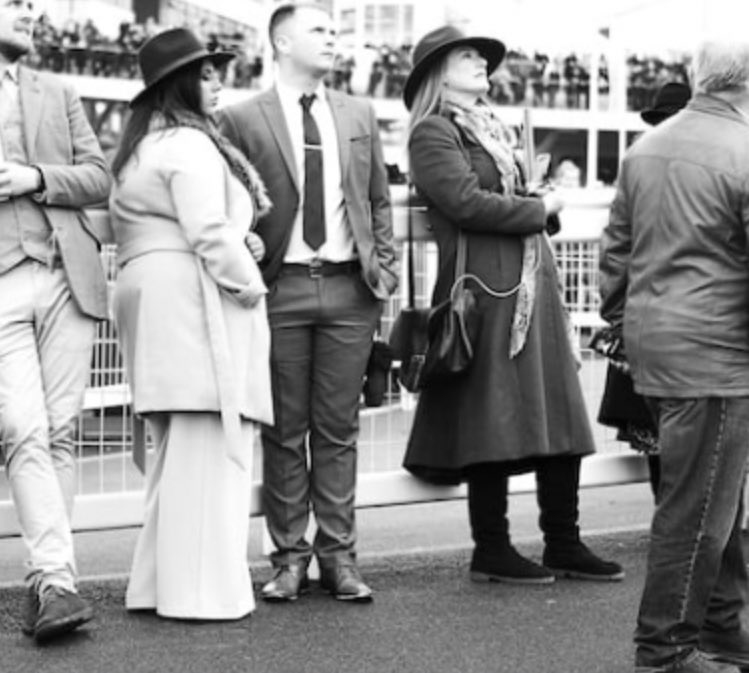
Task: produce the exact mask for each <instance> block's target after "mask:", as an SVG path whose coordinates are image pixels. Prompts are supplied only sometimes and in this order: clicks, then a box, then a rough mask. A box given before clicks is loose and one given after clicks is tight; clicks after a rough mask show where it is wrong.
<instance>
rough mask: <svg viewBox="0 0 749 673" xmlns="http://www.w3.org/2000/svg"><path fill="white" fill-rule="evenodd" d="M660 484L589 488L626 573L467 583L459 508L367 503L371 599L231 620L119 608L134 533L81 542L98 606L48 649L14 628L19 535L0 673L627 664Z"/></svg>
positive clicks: (590, 668) (0, 635)
mask: <svg viewBox="0 0 749 673" xmlns="http://www.w3.org/2000/svg"><path fill="white" fill-rule="evenodd" d="M650 500H651V499H650V494H649V493H648V490H647V487H646V486H645V485H644V484H634V485H628V486H619V487H609V488H605V489H602V488H598V489H588V490H585V491H583V492H582V521H583V525H584V528H585V529H586V531H587V533H588V541H589V542H590V543H591V545H592V546H593V547H594V548H595V549H596V550H597V551H599V552H600V553H602V555H605V556H608V557H611V558H616V559H618V560H619V561H620V562H622V563H623V565H624V566H625V569H626V571H627V578H626V579H625V581H624V582H621V583H612V584H599V583H585V582H573V581H559V582H557V583H555V584H553V585H549V586H545V587H517V586H511V585H500V584H497V585H477V584H473V583H471V582H470V581H469V580H468V576H467V562H468V558H469V553H470V552H469V549H470V540H469V536H468V530H467V524H466V521H465V519H466V516H465V503H464V502H448V503H433V504H429V505H409V506H405V507H399V508H387V509H381V510H363V511H361V512H360V516H359V528H360V538H361V544H360V549H361V565H362V570H363V572H364V574H365V575H366V577H367V579H368V580H369V581H370V582H371V583H372V585H373V586H374V588H375V590H376V595H375V601H374V603H373V604H372V605H365V606H361V605H348V604H341V603H338V602H336V601H334V600H332V599H331V598H330V597H329V596H327V595H325V594H323V593H322V592H320V591H319V590H315V591H313V593H312V594H311V595H310V596H306V597H303V598H301V599H300V600H299V601H297V602H296V603H295V604H290V605H267V604H264V603H260V604H259V605H258V609H257V610H256V612H255V613H254V614H253V616H252V617H250V618H246V619H243V620H240V621H237V622H229V623H205V622H203V623H195V622H179V621H169V620H161V619H159V618H157V617H155V616H154V615H153V614H137V615H134V614H129V613H127V612H126V611H125V610H124V608H123V595H124V589H125V576H124V574H122V573H124V572H125V571H126V569H127V565H128V563H129V558H130V554H131V553H132V545H133V542H134V540H135V536H136V531H135V530H124V531H107V532H102V533H85V534H79V535H77V536H76V542H77V548H78V555H79V562H80V567H81V571H82V574H83V575H84V579H83V581H82V585H81V586H82V592H83V593H84V595H86V596H88V597H89V598H91V599H92V600H93V601H94V602H95V603H96V606H97V619H96V620H95V621H94V622H93V623H92V624H91V626H90V628H88V629H86V630H82V631H81V632H80V633H79V634H76V635H74V636H72V637H70V638H67V639H65V640H63V641H61V642H59V643H55V644H52V645H49V646H47V647H44V648H38V647H35V646H34V645H33V644H32V643H31V642H30V641H29V640H28V639H26V638H24V637H23V636H22V635H21V634H20V633H19V631H18V619H19V615H20V610H21V605H22V600H23V589H22V588H21V587H20V586H19V585H18V584H17V582H16V579H17V577H18V574H19V565H18V564H19V563H20V562H21V560H22V558H23V550H22V546H21V543H20V540H18V539H17V538H12V539H6V540H0V560H1V561H0V583H2V584H0V587H1V588H0V652H2V656H0V672H2V673H5V672H7V673H11V672H12V673H26V672H28V673H32V672H33V673H66V672H67V671H70V672H73V671H75V672H76V673H78V672H81V671H82V672H86V673H119V672H120V671H122V672H123V673H124V672H126V671H127V672H128V673H171V672H172V671H174V672H175V673H177V672H179V673H203V672H205V673H213V672H214V671H216V672H221V673H232V672H234V671H236V672H237V673H239V672H240V671H241V672H243V673H338V672H340V673H410V672H413V673H630V672H631V671H632V665H631V662H632V646H631V634H632V627H633V624H634V618H635V614H636V608H637V602H638V599H639V592H640V590H641V587H642V581H643V572H644V560H645V552H646V547H647V531H646V526H647V521H648V519H649V516H650V512H651V502H650ZM510 511H511V521H512V528H513V531H514V538H515V541H516V543H517V545H518V547H519V548H520V549H521V550H522V551H523V552H524V553H527V554H529V555H530V556H533V557H538V556H540V553H541V549H542V547H541V543H540V539H539V537H538V533H537V530H536V526H535V520H536V518H537V509H536V507H535V503H534V501H533V496H532V495H519V496H513V498H512V500H511V506H510ZM252 528H253V531H254V533H256V534H253V538H255V539H254V540H253V543H252V544H251V547H250V550H249V556H250V559H251V567H252V569H253V575H254V579H255V581H256V583H259V582H262V581H263V580H265V579H267V577H268V576H269V574H270V569H269V567H268V565H267V562H266V561H265V560H264V559H263V558H262V554H261V549H260V544H259V541H258V539H257V538H259V530H260V527H259V521H257V520H253V523H252Z"/></svg>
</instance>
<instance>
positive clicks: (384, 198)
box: [369, 105, 398, 294]
mask: <svg viewBox="0 0 749 673" xmlns="http://www.w3.org/2000/svg"><path fill="white" fill-rule="evenodd" d="M369 123H370V138H371V143H372V171H371V175H370V180H369V201H370V204H371V207H372V235H373V237H374V246H375V251H376V253H377V260H378V262H379V265H380V282H381V283H382V284H383V286H384V288H385V290H386V292H387V294H392V293H393V292H394V291H395V289H396V287H398V262H397V261H396V256H395V246H394V244H393V213H392V208H391V205H390V188H389V186H388V177H387V169H386V167H385V157H384V155H383V151H382V141H381V140H380V131H379V127H378V125H377V117H376V116H375V112H374V108H373V107H372V106H371V105H370V106H369Z"/></svg>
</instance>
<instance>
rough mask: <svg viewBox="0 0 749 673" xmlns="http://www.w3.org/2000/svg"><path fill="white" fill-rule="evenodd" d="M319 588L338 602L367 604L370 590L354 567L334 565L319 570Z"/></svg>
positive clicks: (370, 596)
mask: <svg viewBox="0 0 749 673" xmlns="http://www.w3.org/2000/svg"><path fill="white" fill-rule="evenodd" d="M320 586H321V587H322V588H323V589H325V590H326V591H328V592H330V593H331V594H332V595H333V596H334V597H335V598H336V599H337V600H339V601H352V602H354V603H369V602H371V601H372V589H370V588H369V586H368V585H367V584H366V583H365V582H364V580H363V579H362V577H361V575H360V574H359V571H358V569H357V568H356V566H353V565H334V566H330V567H328V568H325V567H321V568H320Z"/></svg>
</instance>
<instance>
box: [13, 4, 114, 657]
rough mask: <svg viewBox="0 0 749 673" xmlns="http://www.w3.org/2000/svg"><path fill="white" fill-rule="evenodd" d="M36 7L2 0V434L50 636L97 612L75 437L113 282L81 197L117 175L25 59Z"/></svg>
mask: <svg viewBox="0 0 749 673" xmlns="http://www.w3.org/2000/svg"><path fill="white" fill-rule="evenodd" d="M32 10H33V6H32V3H30V2H27V1H19V0H0V223H1V224H0V297H1V298H2V301H0V433H1V434H0V437H1V438H2V448H3V453H4V459H5V467H6V473H7V475H8V479H9V482H10V490H11V495H12V498H13V502H14V504H15V507H16V511H17V513H18V519H19V522H20V526H21V532H22V534H23V539H24V542H25V543H26V546H27V548H28V550H29V556H30V559H29V563H28V575H27V584H28V587H29V594H28V610H27V614H26V617H25V620H24V624H23V631H24V632H25V633H26V634H28V635H31V636H34V638H35V639H36V641H37V642H44V641H47V640H49V639H51V638H54V637H56V636H58V635H61V634H63V633H66V632H68V631H71V630H73V629H75V628H77V627H78V626H80V625H81V624H83V623H85V622H87V621H88V620H90V619H91V618H92V616H93V610H92V608H91V606H90V605H89V604H88V603H87V602H86V601H85V600H83V599H82V598H81V597H80V596H79V595H78V593H77V591H76V586H75V578H76V569H75V559H74V556H73V541H72V536H71V530H70V518H71V513H72V506H73V494H74V488H75V455H74V447H73V439H74V432H75V423H76V418H77V416H78V413H79V412H80V409H81V404H82V400H83V393H84V389H85V386H86V383H87V381H88V373H89V366H90V359H91V347H92V345H93V340H94V332H95V321H96V320H97V319H102V318H105V317H106V282H105V279H104V275H103V271H102V267H101V263H100V261H99V256H98V241H97V240H96V237H95V234H94V232H93V231H92V230H91V228H90V226H89V225H88V222H87V220H86V216H85V214H84V213H83V212H82V211H81V208H82V207H83V206H86V205H89V204H94V203H98V202H101V201H102V200H103V199H105V198H106V197H107V194H108V191H109V185H110V179H109V173H108V171H107V168H106V164H105V161H104V157H103V155H102V153H101V150H100V148H99V145H98V143H97V140H96V137H95V135H94V133H93V131H92V130H91V127H90V126H89V124H88V121H87V120H86V116H85V113H84V111H83V108H82V106H81V103H80V101H79V100H78V97H77V96H76V94H75V92H74V91H73V90H72V89H71V88H70V87H68V86H66V85H63V84H61V83H60V82H59V81H57V80H56V79H54V78H53V76H50V75H46V74H42V73H37V72H34V71H32V70H28V69H26V68H24V67H22V66H19V64H18V59H19V58H20V57H21V56H23V55H24V54H26V53H27V52H28V51H29V50H30V49H31V47H32V42H31V33H32V26H33V17H32Z"/></svg>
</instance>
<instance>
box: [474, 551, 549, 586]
mask: <svg viewBox="0 0 749 673" xmlns="http://www.w3.org/2000/svg"><path fill="white" fill-rule="evenodd" d="M471 579H472V580H473V581H474V582H507V583H508V584H550V583H551V582H553V581H554V574H553V573H552V572H551V571H550V570H548V569H547V568H544V566H542V565H539V564H538V563H534V562H533V561H531V560H530V559H527V558H525V556H521V555H520V554H519V553H518V552H517V550H516V549H515V547H513V546H512V545H511V544H508V545H507V546H506V547H505V548H504V549H502V550H495V551H494V552H493V553H492V555H488V554H486V553H484V552H482V551H481V550H480V549H475V550H474V552H473V558H472V559H471Z"/></svg>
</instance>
